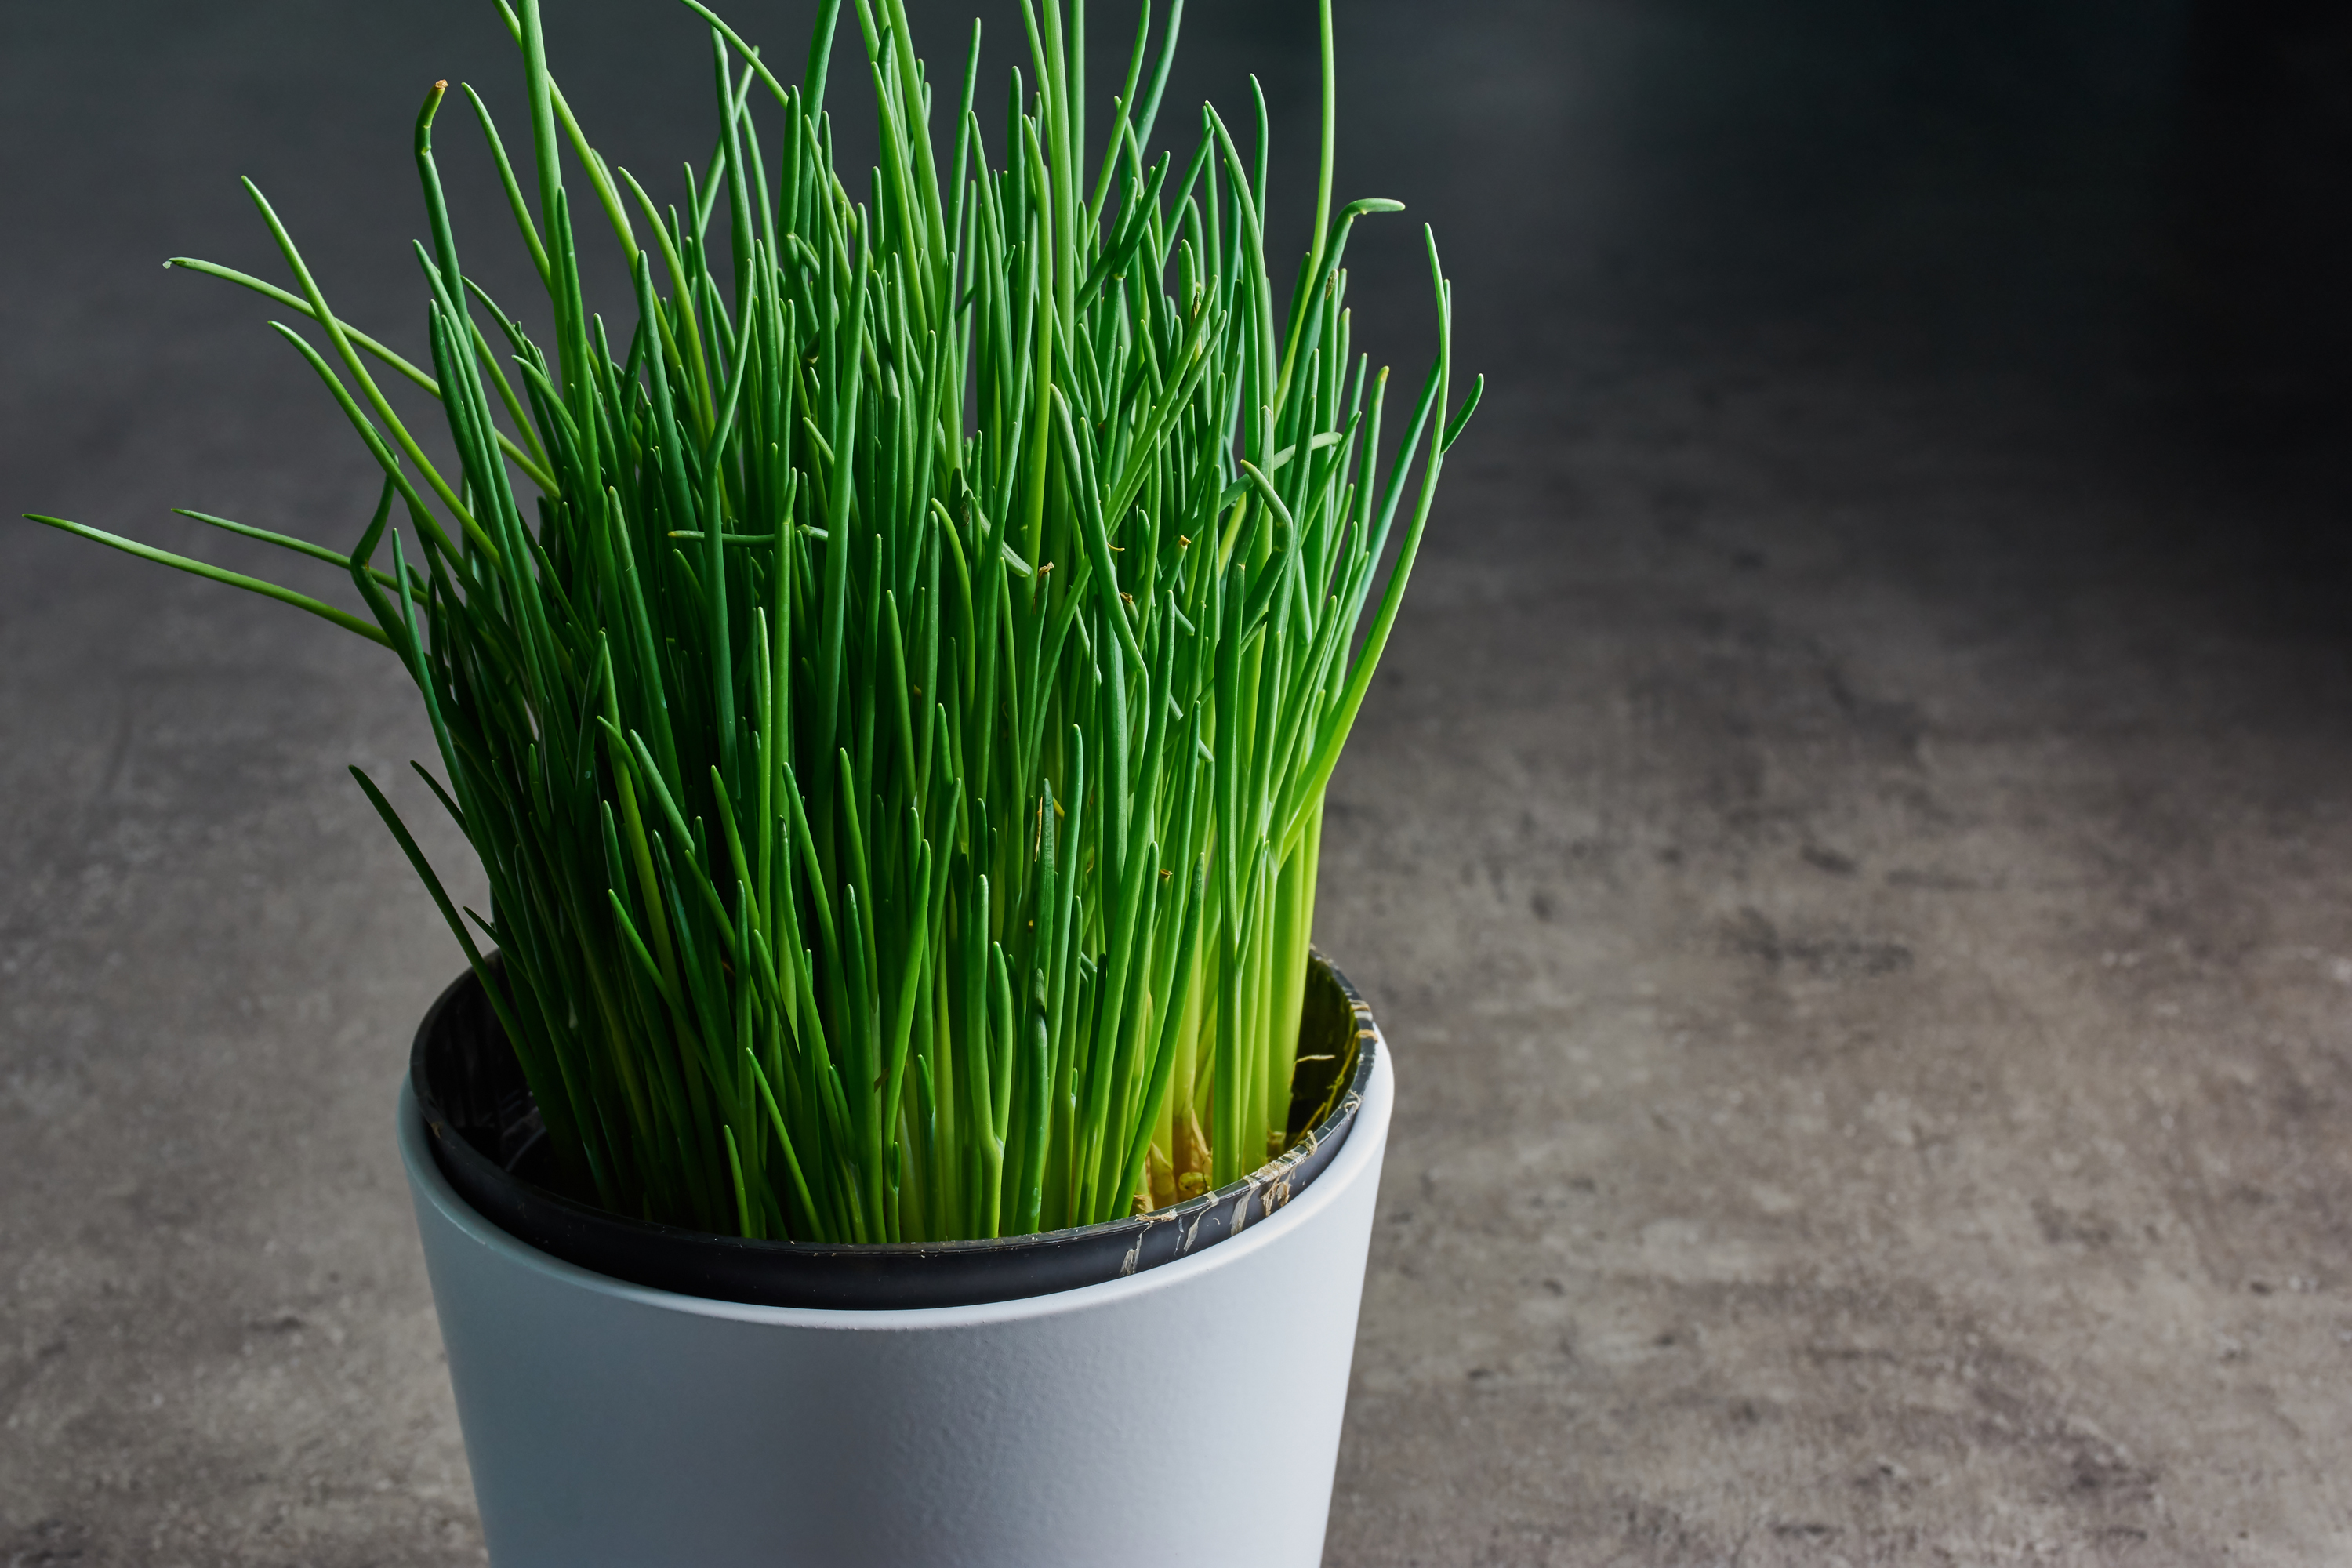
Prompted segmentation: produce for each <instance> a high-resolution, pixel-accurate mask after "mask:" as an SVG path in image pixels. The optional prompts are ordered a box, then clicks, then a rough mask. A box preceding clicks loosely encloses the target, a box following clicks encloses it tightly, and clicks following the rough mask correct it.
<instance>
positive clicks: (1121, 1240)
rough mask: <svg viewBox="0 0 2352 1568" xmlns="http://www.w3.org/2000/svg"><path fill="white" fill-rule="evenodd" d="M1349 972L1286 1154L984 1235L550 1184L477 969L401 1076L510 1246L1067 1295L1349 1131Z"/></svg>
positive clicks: (1321, 1004)
mask: <svg viewBox="0 0 2352 1568" xmlns="http://www.w3.org/2000/svg"><path fill="white" fill-rule="evenodd" d="M1380 1044H1381V1037H1380V1030H1379V1027H1378V1026H1376V1025H1375V1024H1374V1023H1373V1022H1372V1014H1371V1009H1370V1008H1369V1007H1368V1006H1366V1005H1364V1000H1363V998H1362V997H1360V996H1359V995H1358V994H1356V990H1355V987H1353V986H1351V985H1349V984H1348V981H1347V978H1346V976H1344V975H1342V974H1341V973H1339V971H1338V970H1337V969H1335V968H1333V967H1332V966H1331V964H1330V963H1329V961H1328V960H1327V959H1325V958H1324V957H1323V955H1322V954H1320V953H1317V954H1315V955H1314V958H1313V960H1312V962H1311V963H1310V965H1309V969H1308V973H1307V1005H1306V1008H1305V1011H1304V1013H1303V1015H1302V1016H1301V1020H1300V1025H1299V1039H1298V1054H1299V1063H1298V1068H1297V1072H1296V1074H1294V1075H1293V1078H1292V1081H1291V1095H1290V1125H1289V1131H1290V1145H1289V1149H1288V1152H1286V1153H1285V1154H1283V1155H1282V1157H1281V1158H1279V1159H1277V1160H1274V1161H1272V1162H1270V1163H1267V1164H1265V1165H1263V1166H1260V1167H1259V1168H1258V1169H1257V1170H1256V1171H1255V1172H1254V1173H1252V1174H1250V1175H1249V1176H1247V1177H1245V1178H1244V1179H1243V1180H1241V1181H1238V1182H1235V1183H1233V1184H1231V1185H1228V1186H1224V1187H1220V1188H1219V1189H1217V1190H1216V1191H1215V1192H1213V1193H1208V1194H1203V1195H1202V1196H1200V1197H1197V1198H1194V1199H1192V1201H1190V1202H1189V1203H1183V1204H1178V1205H1173V1206H1171V1207H1169V1208H1164V1209H1158V1210H1155V1211H1154V1212H1152V1213H1150V1214H1146V1215H1135V1216H1133V1217H1132V1218H1129V1219H1120V1220H1111V1221H1109V1222H1108V1223H1105V1224H1102V1225H1090V1226H1079V1227H1077V1228H1076V1229H1072V1230H1056V1231H1048V1232H1046V1233H1045V1234H1044V1235H1042V1236H1016V1237H1000V1238H998V1239H995V1240H990V1241H948V1242H907V1243H889V1244H885V1245H868V1246H838V1247H836V1246H820V1245H815V1244H811V1243H802V1242H792V1241H747V1240H744V1239H743V1238H741V1237H731V1236H714V1235H711V1234H709V1232H706V1231H698V1230H686V1229H681V1228H679V1227H678V1226H667V1225H655V1224H651V1223H648V1222H646V1221H645V1220H637V1219H630V1218H628V1217H626V1216H625V1215H616V1214H614V1213H611V1212H610V1211H608V1210H605V1209H602V1208H599V1207H597V1206H596V1205H594V1204H593V1203H583V1202H582V1201H580V1199H579V1198H578V1197H577V1196H573V1195H567V1194H564V1193H562V1192H558V1191H556V1190H554V1187H553V1183H554V1181H555V1175H554V1173H553V1170H552V1165H553V1162H552V1161H551V1159H549V1158H548V1157H547V1156H548V1151H547V1149H546V1141H545V1138H544V1136H543V1134H542V1131H541V1126H540V1119H539V1107H538V1105H537V1104H536V1102H534V1101H533V1100H532V1099H531V1095H530V1088H529V1087H528V1086H527V1085H526V1084H525V1083H524V1082H523V1076H522V1068H521V1066H520V1064H519V1063H518V1062H517V1061H516V1060H515V1055H514V1051H513V1049H512V1048H511V1047H509V1045H508V1044H507V1039H506V1034H505V1032H504V1031H503V1030H502V1029H500V1028H499V1022H498V1016H497V1015H496V1014H495V1013H493V1012H492V1011H491V1009H490V1005H489V1002H488V998H487V997H485V996H484V994H483V993H482V986H481V982H480V981H479V980H478V979H477V978H476V977H475V976H474V974H473V973H472V972H470V971H468V972H467V973H465V974H462V975H460V976H458V978H457V980H456V981H455V982H453V983H452V984H450V986H449V988H448V989H447V990H446V991H444V992H442V993H441V996H440V999H439V1000H438V1001H436V1002H435V1003H434V1004H433V1009H432V1011H431V1012H429V1013H427V1014H425V1022H424V1023H423V1024H422V1025H420V1026H418V1027H417V1031H416V1045H415V1049H414V1050H413V1051H412V1052H411V1053H410V1056H409V1069H408V1076H409V1082H410V1084H411V1086H412V1087H413V1089H414V1091H415V1096H416V1104H417V1108H418V1110H421V1111H422V1112H423V1113H424V1117H425V1130H426V1131H427V1133H428V1134H429V1136H430V1138H431V1141H432V1145H433V1157H434V1163H436V1165H438V1166H439V1167H440V1169H441V1173H442V1175H443V1176H445V1177H446V1178H447V1179H448V1182H449V1184H450V1185H451V1186H452V1187H455V1188H456V1189H457V1193H458V1195H459V1196H461V1197H463V1198H464V1199H465V1200H466V1201H467V1203H469V1204H471V1205H473V1206H474V1208H475V1210H476V1212H478V1214H480V1215H482V1216H483V1217H484V1218H485V1219H488V1221H489V1222H490V1223H491V1224H493V1225H495V1226H499V1228H500V1229H501V1230H504V1231H505V1232H507V1234H508V1235H509V1236H512V1237H515V1238H516V1239H517V1240H519V1241H522V1242H526V1243H528V1244H530V1246H532V1247H537V1248H539V1249H540V1250H541V1252H545V1253H550V1254H551V1255H553V1256H554V1257H557V1258H562V1259H563V1260H564V1261H565V1262H567V1263H573V1264H577V1265H579V1266H580V1267H581V1268H587V1269H591V1270H593V1271H594V1272H595V1273H598V1274H604V1275H607V1276H610V1277H611V1278H613V1279H626V1280H629V1281H630V1282H632V1283H634V1284H638V1285H646V1286H651V1287H653V1288H655V1289H662V1290H671V1291H676V1292H677V1293H678V1294H681V1295H687V1296H704V1297H709V1298H711V1299H713V1300H721V1301H749V1302H753V1303H756V1304H758V1305H761V1306H770V1307H829V1308H846V1309H866V1310H871V1309H877V1308H891V1307H962V1306H971V1305H973V1304H975V1303H978V1302H982V1301H1011V1300H1019V1299H1020V1298H1023V1297H1025V1296H1044V1295H1048V1294H1051V1293H1052V1292H1054V1291H1056V1290H1070V1289H1076V1288H1077V1287H1079V1286H1081V1285H1093V1284H1097V1283H1098V1282H1100V1281H1102V1280H1105V1279H1118V1277H1119V1276H1121V1275H1123V1274H1133V1273H1137V1272H1139V1270H1142V1269H1146V1268H1157V1267H1158V1266H1160V1264H1162V1263H1167V1262H1170V1261H1171V1260H1173V1259H1175V1258H1182V1257H1185V1256H1186V1255H1188V1254H1191V1253H1194V1252H1198V1251H1200V1250H1201V1249H1202V1247H1213V1246H1215V1245H1216V1244H1217V1243H1218V1242H1220V1241H1223V1239H1224V1238H1225V1237H1229V1236H1233V1235H1235V1234H1237V1233H1239V1232H1240V1231H1242V1230H1243V1229H1244V1228H1246V1227H1247V1226H1251V1225H1255V1223H1256V1222H1257V1221H1259V1220H1261V1219H1264V1218H1265V1216H1266V1215H1269V1214H1272V1213H1273V1212H1274V1211H1275V1210H1276V1209H1278V1208H1280V1207H1281V1206H1282V1205H1285V1204H1286V1203H1288V1202H1289V1201H1290V1200H1291V1199H1293V1198H1295V1197H1297V1195H1298V1194H1300V1193H1301V1192H1303V1191H1305V1190H1306V1188H1307V1184H1308V1183H1310V1182H1312V1181H1314V1180H1315V1178H1316V1177H1317V1176H1318V1175H1319V1174H1321V1173H1322V1172H1323V1169H1324V1167H1325V1166H1327V1165H1328V1164H1329V1163H1331V1157H1332V1156H1333V1155H1334V1154H1336V1153H1338V1152H1339V1146H1340V1145H1341V1144H1342V1143H1344V1142H1347V1139H1348V1133H1349V1129H1351V1128H1352V1127H1353V1126H1354V1125H1355V1121H1356V1112H1357V1110H1358V1108H1359V1107H1360V1105H1361V1103H1362V1100H1363V1094H1364V1089H1365V1086H1366V1085H1367V1084H1369V1083H1370V1081H1371V1071H1372V1058H1374V1057H1375V1056H1376V1055H1377V1054H1378V1052H1379V1050H1380Z"/></svg>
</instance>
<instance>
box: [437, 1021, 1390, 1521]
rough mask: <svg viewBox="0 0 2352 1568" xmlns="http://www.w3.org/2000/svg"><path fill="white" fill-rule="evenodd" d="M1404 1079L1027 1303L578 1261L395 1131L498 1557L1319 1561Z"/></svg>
mask: <svg viewBox="0 0 2352 1568" xmlns="http://www.w3.org/2000/svg"><path fill="white" fill-rule="evenodd" d="M1393 1099H1394V1078H1393V1074H1392V1072H1391V1068H1390V1064H1389V1053H1388V1052H1387V1051H1385V1050H1383V1051H1381V1052H1380V1053H1379V1056H1378V1058H1377V1060H1376V1061H1375V1063H1374V1065H1373V1068H1372V1072H1371V1076H1370V1085H1369V1087H1368V1089H1367V1091H1366V1093H1365V1095H1364V1099H1363V1105H1362V1109H1361V1110H1360V1112H1359V1113H1358V1117H1357V1120H1356V1123H1355V1126H1354V1128H1353V1130H1352V1131H1350V1133H1349V1137H1348V1140H1347V1142H1346V1143H1345V1144H1343V1145H1342V1146H1341V1147H1340V1149H1339V1152H1338V1153H1337V1154H1336V1155H1335V1156H1334V1157H1333V1159H1332V1162H1331V1163H1330V1165H1329V1166H1328V1168H1327V1169H1326V1170H1325V1171H1324V1172H1323V1173H1322V1174H1321V1175H1320V1176H1318V1178H1317V1179H1316V1180H1315V1182H1314V1183H1313V1184H1312V1185H1310V1186H1308V1187H1307V1190H1306V1191H1305V1192H1303V1193H1301V1194H1298V1196H1297V1197H1296V1198H1294V1199H1293V1200H1292V1201H1291V1202H1290V1203H1289V1204H1288V1205H1286V1206H1285V1207H1283V1208H1281V1209H1279V1210H1277V1211H1276V1213H1275V1214H1273V1215H1271V1216H1269V1217H1268V1218H1266V1219H1265V1220H1263V1221H1261V1222H1259V1223H1258V1224H1257V1225H1255V1226H1252V1227H1251V1228H1249V1229H1247V1230H1244V1231H1243V1232H1242V1233H1241V1234H1240V1235H1238V1236H1234V1237H1230V1238H1228V1239H1226V1240H1224V1241H1222V1242H1220V1243H1218V1244H1217V1245H1216V1246H1215V1247H1210V1248H1207V1249H1205V1250H1203V1251H1201V1252H1199V1253H1196V1254H1194V1255H1193V1256H1192V1257H1189V1258H1179V1259H1177V1260H1175V1261H1173V1262H1171V1263H1166V1264H1163V1265H1161V1266H1160V1267H1159V1268H1151V1269H1149V1270H1146V1271H1144V1272H1141V1273H1138V1274H1135V1275H1132V1276H1130V1277H1129V1278H1126V1279H1114V1280H1110V1281H1108V1282H1106V1283H1103V1284H1099V1285H1090V1286H1087V1287H1085V1288H1083V1289H1075V1290H1066V1291H1062V1292H1060V1293H1057V1294H1055V1295H1049V1296H1040V1297H1033V1298H1030V1299H1027V1300H1015V1301H999V1302H992V1303H990V1304H987V1305H984V1306H973V1307H946V1308H934V1309H928V1310H913V1311H822V1310H808V1309H796V1308H783V1307H761V1306H751V1305H745V1304H741V1303H737V1302H731V1301H717V1300H705V1299H703V1298H700V1297H693V1296H681V1295H676V1294H672V1293H669V1292H667V1291H662V1290H656V1289H647V1288H646V1287H643V1286H638V1285H632V1284H626V1283H624V1282H622V1281H620V1280H616V1279H608V1278H606V1277H604V1276H603V1275H600V1274H593V1273H590V1272H588V1271H587V1270H585V1269H582V1268H576V1267H574V1266H572V1265H571V1264H569V1263H565V1262H562V1261H561V1260H559V1259H557V1258H551V1257H550V1256H548V1255H547V1254H545V1253H543V1252H540V1251H538V1250H536V1249H534V1248H532V1247H527V1246H525V1245H524V1244H522V1243H521V1242H519V1241H517V1240H516V1239H514V1238H513V1237H510V1236H509V1235H508V1234H507V1233H506V1232H505V1231H503V1230H500V1229H499V1228H498V1227H496V1226H492V1225H490V1224H488V1222H486V1221H484V1220H483V1219H482V1218H481V1217H480V1216H479V1215H477V1214H476V1213H475V1212H474V1210H473V1209H472V1208H471V1207H470V1206H468V1205H467V1204H466V1203H465V1202H464V1201H463V1200H462V1199H461V1198H459V1197H458V1196H457V1194H456V1193H455V1192H454V1191H453V1190H451V1188H450V1186H449V1184H448V1183H447V1182H446V1180H445V1179H444V1178H443V1176H442V1174H441V1173H440V1171H439V1170H438V1168H437V1167H436V1165H435V1164H434V1162H433V1156H432V1153H431V1152H430V1149H429V1147H428V1145H427V1142H426V1133H425V1125H424V1121H423V1120H422V1118H421V1117H420V1116H419V1115H418V1113H417V1110H416V1106H415V1100H414V1099H413V1098H412V1097H411V1095H410V1092H409V1090H408V1088H407V1086H406V1082H405V1080H404V1082H403V1087H402V1089H401V1100H400V1147H401V1153H402V1157H403V1159H404V1162H405V1163H406V1165H407V1167H408V1181H409V1189H410V1192H411V1194H413V1196H414V1197H415V1203H416V1219H417V1226H418V1228H419V1229H420V1230H421V1231H422V1233H423V1236H424V1241H425V1262H426V1265H427V1267H428V1268H429V1270H430V1272H431V1275H432V1280H433V1296H434V1301H435V1304H436V1306H437V1307H438V1308H439V1310H440V1316H441V1336H442V1340H443V1342H444V1343H445V1344H446V1346H447V1347H448V1352H449V1375H450V1381H451V1383H452V1384H454V1385H455V1387H456V1390H457V1414H458V1417H459V1420H460V1422H461V1423H462V1425H463V1426H464V1428H465V1434H466V1454H467V1459H468V1461H469V1462H470V1464H471V1465H472V1468H473V1475H474V1495H475V1499H476V1500H477V1502H478V1504H479V1505H480V1508H481V1516H482V1529H483V1533H484V1535H485V1537H486V1538H487V1540H488V1544H489V1551H490V1560H491V1563H492V1564H493V1568H539V1565H541V1564H545V1565H547V1568H557V1565H561V1568H602V1565H612V1568H624V1565H626V1568H734V1565H737V1564H746V1565H748V1564H760V1565H761V1568H771V1565H772V1568H802V1565H809V1568H818V1565H823V1568H834V1565H840V1568H852V1565H855V1568H930V1565H933V1564H938V1565H940V1568H945V1565H947V1564H989V1565H1001V1568H1058V1565H1062V1564H1068V1565H1072V1568H1077V1565H1093V1564H1117V1565H1118V1568H1146V1565H1149V1564H1159V1563H1165V1564H1169V1565H1171V1568H1180V1565H1181V1568H1292V1565H1296V1568H1307V1565H1308V1564H1312V1563H1318V1562H1319V1561H1320V1559H1321V1556H1322V1550H1323V1531H1324V1524H1325V1521H1326V1517H1327V1515H1328V1512H1329V1508H1330V1498H1331V1477H1332V1470H1333V1467H1334V1466H1335V1464H1336V1463H1337V1460H1338V1456H1339V1423H1340V1416H1341V1414H1342V1411H1343V1408H1344V1406H1345V1405H1346V1402H1347V1391H1348V1369H1349V1362H1350V1360H1351V1359H1352V1356H1353V1353H1354V1348H1355V1337H1356V1310H1357V1305H1358V1302H1359V1300H1360V1297H1361V1295H1362V1289H1363V1277H1364V1254H1365V1248H1366V1247H1367V1245H1368V1243H1369V1241H1370V1235H1371V1225H1372V1202H1373V1197H1374V1194H1375V1192H1376V1190H1377V1189H1378V1187H1379V1184H1380V1173H1381V1156H1382V1154H1383V1153H1384V1152H1385V1151H1386V1148H1387V1144H1388V1131H1389V1113H1390V1109H1391V1102H1392V1100H1393Z"/></svg>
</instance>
